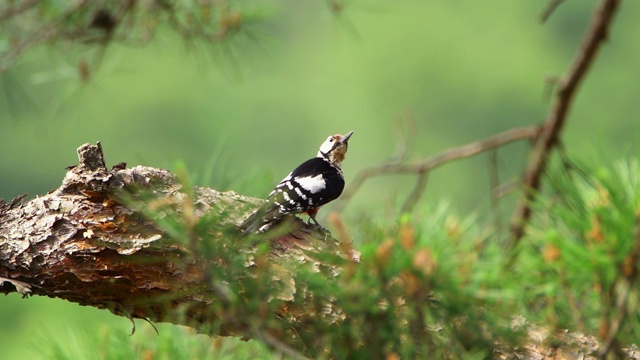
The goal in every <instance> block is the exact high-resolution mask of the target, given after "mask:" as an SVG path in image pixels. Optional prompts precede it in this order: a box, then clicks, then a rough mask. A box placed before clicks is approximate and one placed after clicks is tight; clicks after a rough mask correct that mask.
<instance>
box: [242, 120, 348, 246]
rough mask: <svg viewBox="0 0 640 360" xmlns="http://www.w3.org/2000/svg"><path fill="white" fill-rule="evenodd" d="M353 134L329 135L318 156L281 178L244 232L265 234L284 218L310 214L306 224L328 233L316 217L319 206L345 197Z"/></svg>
mask: <svg viewBox="0 0 640 360" xmlns="http://www.w3.org/2000/svg"><path fill="white" fill-rule="evenodd" d="M351 135H353V131H351V132H349V133H348V134H346V135H340V134H336V135H332V136H329V137H328V138H327V140H325V141H324V143H322V145H321V146H320V150H318V154H317V155H316V157H314V158H312V159H309V160H307V161H305V162H303V163H302V164H301V165H300V166H298V167H297V168H295V170H293V171H292V172H290V173H289V175H287V176H286V177H285V178H284V179H282V181H280V183H279V184H278V185H276V187H275V189H273V191H272V192H271V193H270V194H269V198H268V199H267V202H265V203H264V204H263V205H262V207H260V208H259V209H258V210H257V211H255V212H254V213H253V214H251V215H250V216H249V217H248V218H247V219H246V220H245V221H244V222H243V223H242V225H241V226H240V227H241V228H242V229H243V233H244V234H249V233H253V232H258V233H263V232H265V231H267V230H269V229H270V228H271V227H272V226H273V225H275V224H277V223H279V222H280V221H281V220H282V219H284V218H285V217H287V216H291V215H295V214H302V213H307V215H309V220H308V221H307V224H311V221H312V220H313V222H314V223H315V225H316V227H317V228H319V229H322V230H324V231H325V232H327V230H326V229H325V228H324V227H323V226H322V225H320V223H318V220H316V214H317V212H318V209H319V208H320V206H322V205H324V204H326V203H328V202H330V201H332V200H335V199H336V198H338V196H340V194H342V190H343V189H344V176H343V174H342V161H343V160H344V158H345V155H346V153H347V147H348V146H349V145H348V141H349V138H350V137H351Z"/></svg>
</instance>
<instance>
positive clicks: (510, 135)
mask: <svg viewBox="0 0 640 360" xmlns="http://www.w3.org/2000/svg"><path fill="white" fill-rule="evenodd" d="M539 132H540V129H539V127H538V126H525V127H519V128H514V129H510V130H507V131H504V132H502V133H499V134H497V135H494V136H491V137H489V138H486V139H484V140H479V141H474V142H472V143H469V144H467V145H464V146H460V147H456V148H451V149H449V150H446V151H443V152H441V153H440V154H437V155H434V156H431V157H429V158H427V159H425V160H424V161H421V162H418V163H415V164H402V163H397V162H391V163H386V164H381V165H377V166H373V167H370V168H368V169H364V170H361V171H360V172H359V173H358V174H357V175H356V177H355V178H354V179H353V180H352V181H351V182H350V185H349V187H347V189H346V190H345V191H344V193H343V194H342V196H341V197H340V199H339V200H338V204H337V206H336V207H335V211H337V212H340V211H342V210H343V209H344V207H345V206H346V204H347V203H348V202H349V201H350V200H351V198H352V197H353V196H354V195H355V193H356V192H357V191H358V189H360V187H361V186H362V184H363V183H364V182H365V181H366V180H367V179H369V178H371V177H375V176H381V175H393V174H417V175H418V176H419V178H418V181H417V183H416V186H415V188H414V189H413V191H412V192H411V195H410V196H409V198H407V201H406V202H405V208H406V207H412V206H413V205H415V202H417V201H418V199H417V198H415V197H419V196H421V194H422V188H423V187H424V186H425V185H426V177H427V175H428V173H429V171H431V170H433V169H435V168H436V167H438V166H440V165H443V164H446V163H448V162H450V161H453V160H459V159H465V158H468V157H471V156H474V155H477V154H480V153H482V152H485V151H487V150H491V149H495V148H498V147H500V146H503V145H506V144H509V143H512V142H514V141H518V140H524V139H529V140H532V139H535V138H536V137H537V136H538V133H539ZM410 198H411V199H410Z"/></svg>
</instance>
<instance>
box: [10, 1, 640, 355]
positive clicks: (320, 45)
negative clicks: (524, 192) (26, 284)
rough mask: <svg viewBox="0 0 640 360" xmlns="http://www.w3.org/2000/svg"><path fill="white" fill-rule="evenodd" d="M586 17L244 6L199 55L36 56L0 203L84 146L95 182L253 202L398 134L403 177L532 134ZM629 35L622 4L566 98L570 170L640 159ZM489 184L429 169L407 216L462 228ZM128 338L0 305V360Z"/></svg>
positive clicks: (69, 308) (21, 303)
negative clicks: (229, 33) (205, 191)
mask: <svg viewBox="0 0 640 360" xmlns="http://www.w3.org/2000/svg"><path fill="white" fill-rule="evenodd" d="M596 4H597V1H594V0H580V1H577V0H576V1H566V2H564V3H563V4H562V5H561V6H560V7H559V8H558V9H557V11H556V12H555V13H554V14H553V15H552V16H551V18H550V19H549V20H548V21H547V22H546V23H545V24H541V23H540V21H539V17H540V14H541V13H542V11H543V10H544V8H545V7H546V6H547V2H546V1H539V0H525V1H496V0H485V1H475V0H458V1H409V0H406V1H393V2H387V1H355V0H354V1H350V2H346V7H345V9H344V11H343V12H341V13H340V14H339V15H336V14H335V13H333V12H332V11H330V9H329V7H328V6H327V3H326V2H323V1H314V2H312V1H304V2H302V1H294V0H289V1H285V0H273V1H265V2H257V1H256V2H253V3H251V2H249V5H248V7H247V9H249V11H250V12H252V14H254V15H255V18H256V19H258V20H256V21H255V23H254V24H252V26H251V27H249V28H248V29H247V30H246V32H245V33H242V34H239V35H238V36H237V38H234V39H231V40H230V41H228V42H225V43H223V44H218V45H216V46H213V47H209V46H206V45H199V44H194V45H192V46H187V45H186V44H185V43H184V42H183V41H182V40H181V39H180V38H178V37H177V36H175V35H174V34H171V33H170V32H168V31H162V30H161V31H160V32H159V33H158V34H157V36H156V39H155V40H154V41H152V42H151V43H150V44H148V45H146V46H144V47H142V48H140V47H137V46H132V45H122V44H113V45H110V46H109V47H108V48H107V49H106V53H105V54H101V53H100V50H96V49H95V48H92V47H90V46H87V45H83V44H68V43H60V44H57V45H55V46H52V47H41V48H34V49H32V50H31V51H29V52H28V53H27V54H26V55H25V56H24V57H22V58H21V59H20V60H19V61H18V62H17V63H16V65H15V66H13V67H12V68H11V69H10V70H9V71H7V72H5V73H1V74H0V198H5V199H11V198H13V197H15V196H17V195H20V194H23V193H28V197H27V198H32V197H35V196H37V195H39V194H44V193H46V192H48V191H49V190H51V189H54V188H56V187H57V186H58V185H59V184H60V182H61V180H62V178H63V176H64V173H65V167H66V166H68V165H73V164H75V163H76V161H77V158H76V152H75V150H76V148H77V147H78V146H80V145H81V144H83V143H85V142H96V141H101V143H102V145H103V149H104V151H105V156H106V161H107V165H108V166H111V165H114V164H116V163H118V162H121V161H124V162H127V164H128V165H129V166H134V165H138V164H142V165H148V166H155V167H163V168H167V169H175V168H176V166H178V165H177V164H184V166H185V167H186V168H187V170H188V171H189V174H190V175H191V180H192V182H193V183H194V184H196V185H201V186H208V187H213V188H216V189H219V190H236V191H239V192H242V193H244V194H247V195H251V196H256V197H264V196H265V195H266V194H267V193H268V191H269V189H270V188H271V187H272V186H273V184H274V183H275V182H276V181H278V180H279V179H280V178H282V177H283V176H284V175H286V174H287V173H288V172H289V171H290V170H291V169H292V168H293V167H295V166H296V165H297V164H298V163H300V162H302V161H304V160H306V159H307V158H309V157H311V156H313V155H314V154H315V153H316V151H317V148H318V146H319V145H320V143H321V142H322V141H323V140H324V139H325V138H326V136H328V135H330V134H334V133H345V132H347V131H350V130H354V131H355V134H354V136H353V138H352V139H351V141H350V149H349V154H348V157H347V160H346V161H345V163H344V170H345V174H346V180H347V182H349V179H350V178H353V176H354V175H355V174H356V173H357V172H358V171H359V170H361V169H364V168H366V167H369V166H373V165H376V164H379V163H381V162H384V161H387V160H388V159H389V158H391V157H392V156H393V155H394V154H395V153H396V150H397V148H398V136H397V134H398V133H399V132H403V133H405V134H410V136H409V139H410V138H411V136H414V137H415V141H414V142H413V146H412V147H411V148H410V149H408V152H407V161H408V162H412V161H418V160H420V159H424V158H426V157H428V156H430V155H433V154H436V153H438V152H440V151H443V150H445V149H447V148H450V147H454V146H459V145H463V144H465V143H468V142H471V141H474V140H478V139H481V138H484V137H487V136H491V135H493V134H495V133H498V132H500V131H503V130H507V129H509V128H512V127H516V126H522V125H529V124H535V123H538V122H540V121H542V120H543V119H544V118H545V116H546V113H547V111H548V108H549V105H550V101H551V97H550V94H551V91H550V85H549V84H550V81H549V79H553V77H555V76H559V75H561V74H563V73H564V72H565V71H566V70H567V69H568V68H569V66H570V64H571V61H572V59H573V57H574V55H575V52H576V51H577V49H578V48H579V46H580V41H581V39H582V36H583V35H584V33H585V31H586V28H587V26H588V23H589V20H590V17H591V14H592V11H593V9H594V8H595V6H596ZM638 18H640V2H637V1H625V2H623V4H622V7H621V10H620V12H619V14H618V15H617V17H616V20H615V23H614V26H613V29H612V32H611V33H610V41H609V42H608V43H607V44H606V46H605V47H604V48H603V51H602V53H601V54H600V55H599V57H598V58H597V60H596V62H595V66H594V67H593V68H592V69H591V71H590V73H589V74H588V76H587V78H586V81H585V82H584V83H583V84H582V87H581V88H580V90H579V93H578V96H577V98H576V99H575V102H574V104H573V108H572V111H571V113H570V118H569V121H568V124H567V127H566V129H565V133H564V137H563V139H564V145H565V148H566V150H567V152H568V154H569V157H570V158H572V159H575V160H579V161H583V162H590V163H603V164H604V163H608V162H612V161H615V160H618V159H623V158H630V157H637V156H638V153H639V148H638V141H639V140H640V121H639V120H640V115H639V114H640V98H639V94H640V66H638V64H640V28H639V27H638V24H639V23H638ZM83 63H86V64H88V65H89V68H90V73H89V75H90V76H89V79H88V81H86V80H87V79H84V80H83V79H82V78H81V76H80V73H79V71H78V68H79V64H83ZM85 75H86V74H85ZM527 149H528V147H527V144H523V143H520V144H514V145H510V146H507V147H504V148H502V149H501V150H499V152H498V169H499V175H500V179H501V181H502V182H507V181H509V180H512V179H515V178H516V177H517V176H518V175H519V174H520V172H521V170H522V166H523V163H524V161H525V160H526V150H527ZM488 166H489V162H488V157H487V156H486V155H480V156H478V157H476V158H474V159H470V160H464V161H459V162H455V163H452V164H449V165H446V166H445V167H443V168H440V169H438V170H437V171H436V172H434V173H433V174H432V175H431V176H430V177H429V184H428V188H427V193H426V195H425V198H424V199H423V200H422V202H421V203H420V205H419V209H418V212H419V214H422V215H424V216H428V214H429V211H430V209H432V208H433V207H434V206H438V204H442V203H449V204H451V205H450V206H451V208H452V211H455V212H457V213H458V214H461V215H463V216H466V215H471V216H477V217H479V218H482V217H488V216H490V215H489V214H490V211H489V209H490V208H491V206H490V201H489V198H490V192H489V188H490V182H489V172H488V170H487V168H488ZM414 181H415V179H414V178H412V177H411V176H388V177H380V178H376V179H372V180H371V181H368V182H367V183H366V184H365V186H364V187H363V188H362V189H361V190H360V192H358V194H357V195H356V196H355V198H354V199H353V202H352V203H350V204H349V206H348V207H347V208H346V209H345V211H344V213H343V218H344V219H345V221H346V222H347V225H348V226H352V227H355V224H357V221H360V220H361V219H362V218H370V219H374V221H375V220H376V219H383V218H384V216H385V214H388V213H390V212H394V211H397V210H398V208H399V204H401V203H402V200H403V199H404V197H405V196H406V195H407V194H408V192H409V190H410V189H411V186H412V185H413V182H414ZM508 204H509V200H507V201H506V202H505V205H504V207H505V209H504V212H505V214H506V215H508V210H509V207H508ZM328 210H330V206H328ZM327 212H328V211H325V213H327ZM350 224H353V225H350ZM353 231H354V232H355V233H356V234H357V229H355V228H354V229H353ZM355 238H356V241H364V240H362V239H358V238H357V236H356V237H355ZM128 324H129V322H128V320H126V319H124V318H118V317H115V316H112V315H110V314H109V313H108V312H106V311H99V310H95V309H89V308H82V307H79V306H77V305H75V304H70V303H67V302H64V301H60V300H52V299H43V298H30V299H27V300H22V299H20V297H19V296H18V295H16V294H12V295H9V296H6V297H3V298H2V299H1V300H0V348H2V349H3V350H2V351H3V353H2V358H4V359H12V358H18V357H20V358H24V356H25V354H27V355H30V356H31V355H37V356H42V357H44V358H46V354H47V352H46V349H43V348H42V347H41V346H37V344H34V340H33V338H34V335H37V334H44V336H46V337H51V338H52V339H56V338H59V339H61V341H63V340H64V339H68V336H67V335H66V334H70V333H83V332H99V331H103V330H100V329H104V327H105V326H116V327H118V326H120V327H126V326H128ZM138 326H143V325H141V324H139V325H138ZM135 336H149V333H148V332H146V333H145V332H142V333H139V334H136V335H134V337H135ZM39 338H42V336H40V337H39Z"/></svg>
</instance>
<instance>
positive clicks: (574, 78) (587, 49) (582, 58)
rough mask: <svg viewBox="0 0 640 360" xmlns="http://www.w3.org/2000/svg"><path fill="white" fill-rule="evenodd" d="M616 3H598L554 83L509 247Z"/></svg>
mask: <svg viewBox="0 0 640 360" xmlns="http://www.w3.org/2000/svg"><path fill="white" fill-rule="evenodd" d="M618 4H619V0H603V1H602V3H601V5H600V7H599V8H598V9H597V10H596V12H595V14H594V16H593V20H592V22H591V26H590V27H589V31H588V32H587V34H586V36H585V38H584V40H583V42H582V46H581V48H580V50H579V51H578V54H577V55H576V57H575V59H574V61H573V65H572V66H571V68H570V69H569V71H568V72H567V74H566V75H565V76H564V77H562V78H561V79H560V80H559V81H558V89H557V90H556V94H555V104H554V106H553V107H552V109H551V111H550V113H549V115H548V117H547V120H546V121H545V123H544V125H543V127H542V131H541V133H540V136H539V137H538V139H537V141H536V143H535V144H534V148H533V151H532V152H531V155H530V158H529V161H528V163H527V167H526V170H525V173H524V177H523V180H522V182H523V184H524V186H525V196H524V198H523V199H522V200H521V201H520V203H519V204H518V205H517V207H516V210H515V217H514V220H513V223H512V225H511V240H510V246H511V247H513V246H515V245H517V244H518V242H519V241H520V239H521V238H522V237H523V236H524V233H525V227H526V226H527V224H528V222H529V219H530V218H531V201H532V200H533V199H534V197H535V194H536V193H537V192H538V191H539V190H540V179H541V177H542V173H543V172H544V170H545V168H546V164H547V160H548V158H549V154H550V153H551V150H553V148H554V147H555V146H556V144H557V141H558V139H559V136H560V133H561V131H562V129H563V127H564V124H565V122H566V119H567V114H568V112H569V108H570V106H571V101H572V100H573V98H574V96H575V93H576V90H577V89H578V86H579V85H580V83H581V81H582V80H583V78H584V76H585V75H586V73H587V71H588V70H589V67H590V66H591V65H592V64H593V61H594V60H595V56H596V54H597V52H598V50H599V49H600V46H601V45H602V44H603V43H604V41H605V40H606V39H607V34H608V31H609V27H610V26H611V22H612V21H613V15H614V14H615V11H616V9H617V7H618Z"/></svg>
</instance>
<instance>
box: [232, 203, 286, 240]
mask: <svg viewBox="0 0 640 360" xmlns="http://www.w3.org/2000/svg"><path fill="white" fill-rule="evenodd" d="M281 219H282V215H281V214H280V213H279V212H278V207H277V206H274V205H273V204H268V203H267V204H265V205H263V206H262V207H261V208H259V209H258V210H256V211H255V212H254V213H253V214H251V215H249V217H248V218H247V219H246V220H245V221H243V222H242V224H241V225H240V229H242V235H249V234H251V233H256V232H258V233H262V232H265V231H267V230H269V229H270V228H271V227H272V226H273V225H275V224H277V223H279V222H280V220H281Z"/></svg>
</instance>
